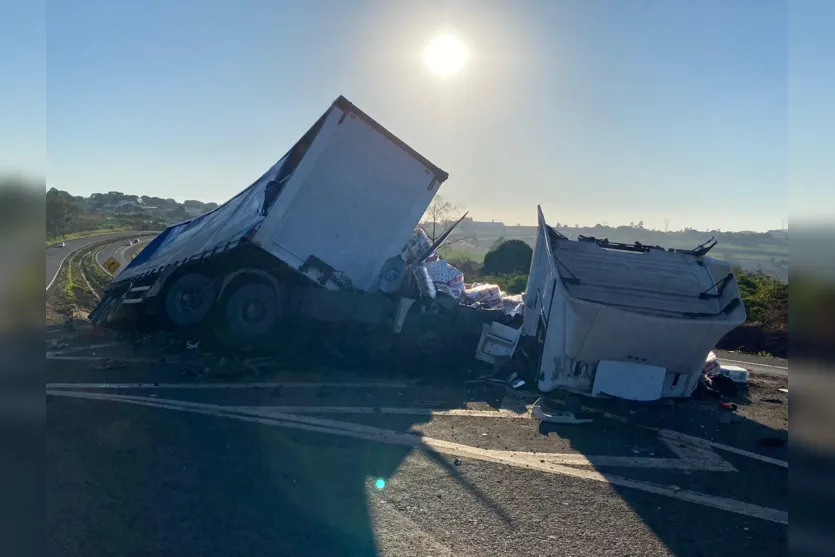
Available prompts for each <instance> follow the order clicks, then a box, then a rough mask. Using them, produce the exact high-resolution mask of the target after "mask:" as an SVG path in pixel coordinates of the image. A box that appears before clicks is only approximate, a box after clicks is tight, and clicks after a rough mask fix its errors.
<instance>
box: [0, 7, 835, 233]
mask: <svg viewBox="0 0 835 557" xmlns="http://www.w3.org/2000/svg"><path fill="white" fill-rule="evenodd" d="M833 5H835V3H833V2H827V1H826V0H822V1H820V2H814V1H812V0H810V1H806V2H804V1H803V0H798V1H797V2H792V3H790V4H787V3H786V2H781V1H776V0H733V1H727V0H693V1H683V0H631V1H626V0H582V1H580V0H559V1H545V0H529V1H524V0H520V1H518V2H507V1H494V0H466V1H465V0H459V1H454V0H446V1H431V0H430V1H421V2H405V1H402V2H389V1H383V0H378V1H372V0H352V1H350V2H345V1H341V0H307V1H298V2H296V1H290V0H283V1H280V2H276V1H274V0H236V1H235V2H232V1H230V0H177V1H176V2H171V1H170V0H145V1H143V2H113V1H109V0H81V1H78V2H58V1H54V2H53V1H50V2H48V3H47V5H46V8H45V9H44V7H43V6H40V7H38V5H37V4H35V3H28V2H21V4H20V7H19V8H18V10H20V12H21V14H22V15H25V16H29V17H28V19H27V21H30V24H29V25H12V24H10V23H5V24H4V23H2V22H0V49H3V51H4V52H5V51H8V48H7V46H8V45H4V43H5V42H7V41H15V40H17V39H20V38H26V39H28V43H27V44H29V45H31V47H30V48H27V49H22V53H21V54H19V55H18V57H17V59H16V61H14V62H11V63H8V62H7V63H6V66H7V67H6V68H4V69H0V71H6V72H12V71H14V72H15V74H14V75H15V76H16V78H17V79H18V80H19V81H20V82H21V83H23V84H24V85H26V87H23V86H21V87H20V88H7V89H5V90H2V91H0V102H2V103H3V104H6V105H7V106H12V105H13V106H19V107H20V109H19V110H17V111H12V112H14V113H13V114H11V115H5V116H4V117H3V118H4V119H5V121H0V125H3V126H4V127H6V128H7V129H21V130H22V129H23V125H22V121H23V119H27V122H29V121H31V122H35V123H37V124H38V125H36V126H30V127H31V129H27V130H26V131H25V132H24V131H21V132H20V133H18V134H14V135H11V136H10V135H8V134H4V135H3V136H2V137H0V152H2V153H4V154H3V155H0V156H2V157H5V159H0V165H2V166H3V167H9V168H13V169H17V170H20V171H22V172H27V173H30V174H40V175H45V176H46V182H47V186H54V187H57V188H59V189H64V190H67V191H70V192H71V193H73V194H76V195H89V194H90V193H93V192H98V191H110V190H117V191H122V192H125V193H134V194H145V195H154V196H160V197H173V198H175V199H178V200H180V201H182V200H185V199H199V200H202V201H215V202H223V201H225V200H227V199H228V198H230V197H232V196H233V195H235V194H236V193H237V192H238V191H240V190H241V189H243V188H244V187H246V186H248V185H249V184H250V183H252V182H253V181H254V180H255V179H256V178H258V177H259V176H260V175H261V174H262V173H263V172H264V171H265V170H266V169H267V168H269V167H270V166H271V165H272V164H273V163H274V162H275V161H276V160H277V159H278V158H279V157H280V156H281V155H282V154H283V153H284V152H285V151H286V150H287V149H288V148H289V147H290V146H291V145H292V144H293V143H294V142H295V141H296V140H297V139H298V138H299V136H300V135H301V134H302V133H303V132H304V131H305V130H306V129H307V128H308V127H309V126H310V125H311V124H312V123H313V121H314V120H315V119H316V118H318V116H319V115H321V113H323V112H324V111H325V110H326V109H327V108H328V106H329V105H330V103H331V102H332V101H333V100H334V99H335V98H336V97H337V96H339V95H344V96H345V97H347V98H348V99H349V100H350V101H352V102H353V103H354V104H356V105H357V106H359V107H360V108H361V109H362V110H363V111H365V112H366V113H368V114H369V115H371V116H372V117H373V118H375V119H376V120H377V121H379V122H380V123H381V124H383V125H384V126H385V127H386V128H388V129H389V130H391V131H392V132H394V133H395V134H396V135H397V136H399V137H400V138H401V139H403V140H404V141H406V142H407V143H408V144H409V145H411V146H412V147H413V148H415V149H416V150H417V151H419V152H420V153H421V154H423V155H424V156H426V157H427V158H429V159H430V160H431V161H432V162H434V163H435V164H436V165H438V166H440V167H441V168H443V169H444V170H446V171H447V172H449V174H450V178H449V180H448V181H447V182H446V183H445V184H444V185H443V186H442V187H441V189H440V193H441V195H443V196H444V197H446V198H447V199H449V200H450V201H452V202H454V203H456V204H457V205H459V206H460V207H462V208H463V209H466V210H469V211H470V212H471V214H472V216H473V217H474V218H475V219H476V220H497V221H504V222H505V223H506V224H517V223H519V224H534V223H535V221H536V206H537V204H539V205H541V206H542V208H543V211H544V214H545V216H546V219H547V220H548V221H550V222H561V223H568V224H595V223H606V224H609V225H620V224H627V223H629V222H637V221H639V220H643V221H644V224H645V226H647V227H651V228H658V229H663V228H664V226H665V224H664V220H665V219H667V220H668V221H669V227H670V229H675V230H677V229H682V228H685V227H692V228H697V229H701V230H705V229H716V228H718V229H721V230H768V229H775V228H780V227H781V225H782V223H783V222H784V221H786V222H787V220H788V218H789V216H790V215H791V216H792V218H794V217H795V216H796V215H808V214H812V213H815V212H816V211H817V212H818V213H820V212H821V211H824V210H825V209H822V207H832V206H833V205H835V204H833V203H832V202H833V201H835V194H833V191H835V188H833V187H832V186H833V184H832V183H831V182H832V176H833V175H835V174H833V173H832V172H831V171H832V170H833V169H832V163H830V162H829V159H830V158H831V157H830V156H829V150H828V149H827V146H826V145H824V142H823V134H824V133H831V130H832V129H835V127H833V126H832V124H835V107H833V105H832V103H829V105H828V106H815V107H813V106H812V102H813V101H815V100H817V101H818V102H819V103H820V104H821V105H824V104H825V103H824V102H823V91H835V72H832V71H828V69H827V68H825V67H824V66H823V65H824V64H831V60H832V59H833V56H832V54H833V53H835V38H832V37H831V34H829V33H825V29H824V26H825V23H824V22H825V21H826V20H827V19H828V18H827V17H824V14H822V13H821V11H824V12H828V14H829V15H835V7H833ZM44 14H45V20H43V21H42V22H41V23H40V24H38V23H36V21H37V17H38V16H39V15H40V16H41V17H42V18H43V16H44ZM0 19H2V18H0ZM829 20H830V21H831V19H829ZM44 21H45V22H44ZM442 33H449V34H453V35H454V36H456V37H457V38H458V39H459V40H460V41H461V42H462V43H463V44H464V45H465V47H466V48H467V50H468V52H469V54H470V58H469V60H468V61H467V63H466V64H465V65H464V67H463V69H462V71H461V72H460V73H459V74H457V75H455V76H452V77H450V78H441V77H440V76H438V75H436V74H434V73H432V72H431V71H429V70H428V69H427V67H426V65H425V64H424V62H423V60H422V59H421V51H422V50H423V48H424V46H425V44H426V43H427V41H429V40H431V39H432V38H433V37H436V36H438V35H439V34H442ZM33 38H35V39H37V38H41V39H42V42H41V43H39V42H38V41H37V40H33ZM822 49H823V50H822ZM824 52H829V53H830V55H829V56H821V54H822V53H824ZM827 58H828V59H829V60H830V61H825V60H826V59H827ZM18 74H19V76H21V77H18ZM10 75H11V74H10ZM0 78H2V73H0ZM38 85H42V86H43V88H42V90H40V91H38ZM830 98H831V97H830ZM44 107H45V110H44ZM44 134H45V137H46V140H45V155H44V146H43V143H44V139H43V138H44ZM789 186H791V188H792V192H794V191H796V190H798V191H800V192H801V194H802V195H800V196H795V195H794V193H793V194H792V199H791V204H790V200H789Z"/></svg>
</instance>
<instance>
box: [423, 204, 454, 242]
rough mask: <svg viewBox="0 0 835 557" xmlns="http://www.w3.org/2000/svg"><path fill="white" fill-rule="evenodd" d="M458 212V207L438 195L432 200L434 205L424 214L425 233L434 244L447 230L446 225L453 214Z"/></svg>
mask: <svg viewBox="0 0 835 557" xmlns="http://www.w3.org/2000/svg"><path fill="white" fill-rule="evenodd" d="M458 211H459V209H458V207H456V206H455V205H453V204H452V203H450V202H449V201H447V200H446V199H445V198H444V197H442V196H440V195H436V196H435V197H433V198H432V203H430V204H429V207H427V208H426V212H425V213H424V214H423V223H424V225H423V231H424V232H426V234H427V235H428V236H429V239H430V240H432V241H433V242H434V241H435V239H436V238H437V237H438V236H440V235H441V234H442V233H443V232H444V230H446V227H445V226H444V225H445V224H446V223H447V222H448V221H449V220H450V217H451V216H452V214H453V213H457V212H458Z"/></svg>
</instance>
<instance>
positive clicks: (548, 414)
mask: <svg viewBox="0 0 835 557" xmlns="http://www.w3.org/2000/svg"><path fill="white" fill-rule="evenodd" d="M531 413H532V414H533V416H534V418H536V419H537V420H539V421H541V422H547V423H551V424H587V423H591V422H593V421H594V420H592V419H581V418H577V416H575V414H574V412H569V411H568V410H557V409H553V408H551V407H549V406H548V405H547V401H543V399H542V398H541V397H540V398H538V399H536V402H534V403H533V407H532V408H531Z"/></svg>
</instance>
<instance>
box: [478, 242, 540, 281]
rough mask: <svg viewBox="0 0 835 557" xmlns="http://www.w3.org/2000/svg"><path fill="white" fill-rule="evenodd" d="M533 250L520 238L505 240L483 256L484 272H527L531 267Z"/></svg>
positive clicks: (506, 273)
mask: <svg viewBox="0 0 835 557" xmlns="http://www.w3.org/2000/svg"><path fill="white" fill-rule="evenodd" d="M532 257H533V250H532V249H531V247H530V246H529V245H528V244H527V243H525V242H523V241H522V240H507V241H506V242H502V243H501V244H499V245H498V246H497V247H496V248H495V249H491V250H490V251H488V252H487V255H485V256H484V267H483V270H484V273H485V274H489V275H512V274H514V273H527V272H528V271H530V268H531V258H532Z"/></svg>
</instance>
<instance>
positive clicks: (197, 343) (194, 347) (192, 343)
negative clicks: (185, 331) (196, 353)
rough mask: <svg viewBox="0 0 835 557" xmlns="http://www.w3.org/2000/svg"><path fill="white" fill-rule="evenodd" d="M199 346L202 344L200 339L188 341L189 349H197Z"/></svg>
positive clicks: (187, 346)
mask: <svg viewBox="0 0 835 557" xmlns="http://www.w3.org/2000/svg"><path fill="white" fill-rule="evenodd" d="M198 346H200V341H199V340H198V341H197V342H191V341H188V340H187V341H186V348H187V349H188V350H196V349H197V347H198Z"/></svg>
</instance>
